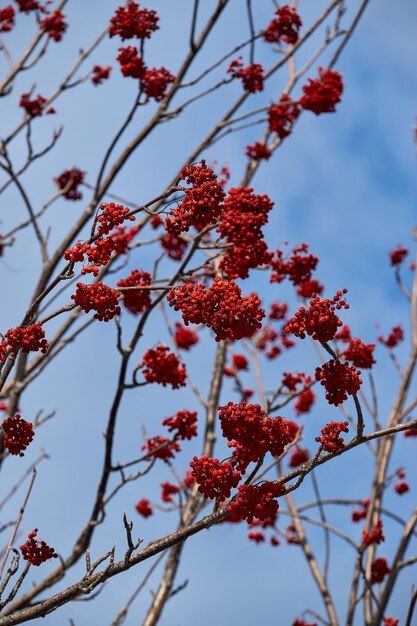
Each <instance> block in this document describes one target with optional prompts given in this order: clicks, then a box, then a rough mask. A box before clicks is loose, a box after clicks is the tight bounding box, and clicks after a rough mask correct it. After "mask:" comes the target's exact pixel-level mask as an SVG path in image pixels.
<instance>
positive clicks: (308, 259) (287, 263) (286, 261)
mask: <svg viewBox="0 0 417 626" xmlns="http://www.w3.org/2000/svg"><path fill="white" fill-rule="evenodd" d="M318 262H319V259H318V257H317V256H315V255H314V254H311V253H310V252H309V247H308V245H307V244H306V243H302V244H300V245H298V246H295V247H294V249H293V251H292V253H291V254H290V255H288V256H287V257H284V253H283V251H282V250H280V249H278V250H277V251H276V258H273V259H272V261H271V268H272V272H271V278H270V280H271V283H281V282H282V281H283V280H284V279H285V278H288V279H289V280H290V281H291V282H292V284H293V285H294V286H296V287H298V288H299V289H297V293H300V288H301V291H302V292H301V293H300V295H304V293H303V286H304V285H305V284H306V283H307V284H309V283H310V281H311V277H312V273H313V271H314V270H315V269H316V267H317V263H318ZM322 290H323V287H322V286H320V288H319V290H318V291H316V292H315V294H314V295H320V293H321V292H322ZM311 295H313V294H311Z"/></svg>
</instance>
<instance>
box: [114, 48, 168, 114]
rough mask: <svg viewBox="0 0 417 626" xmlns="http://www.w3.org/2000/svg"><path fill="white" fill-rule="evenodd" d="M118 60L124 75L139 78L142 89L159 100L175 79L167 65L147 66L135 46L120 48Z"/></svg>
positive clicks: (150, 96) (163, 96) (149, 96)
mask: <svg viewBox="0 0 417 626" xmlns="http://www.w3.org/2000/svg"><path fill="white" fill-rule="evenodd" d="M116 60H117V61H119V63H120V71H121V72H122V74H123V76H126V77H130V78H137V79H139V80H140V88H141V89H142V91H143V92H144V93H145V94H146V95H147V96H148V98H154V99H155V100H156V101H157V102H159V101H160V100H163V98H165V96H166V89H167V87H168V85H170V84H171V83H173V82H174V80H175V76H174V75H173V74H171V72H169V71H168V70H167V69H166V68H165V67H154V68H151V69H149V68H147V67H146V65H145V63H144V61H143V59H142V58H141V57H140V56H139V53H138V49H137V48H136V47H135V46H126V47H125V48H119V54H118V56H117V57H116Z"/></svg>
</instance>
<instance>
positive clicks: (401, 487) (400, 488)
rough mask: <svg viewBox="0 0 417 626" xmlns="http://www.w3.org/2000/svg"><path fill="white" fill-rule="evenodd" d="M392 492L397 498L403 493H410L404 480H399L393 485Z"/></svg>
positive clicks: (408, 486)
mask: <svg viewBox="0 0 417 626" xmlns="http://www.w3.org/2000/svg"><path fill="white" fill-rule="evenodd" d="M394 490H395V492H396V493H398V495H399V496H402V495H403V494H404V493H408V492H409V491H410V485H409V484H408V483H407V482H406V481H405V480H400V481H399V482H397V483H395V485H394Z"/></svg>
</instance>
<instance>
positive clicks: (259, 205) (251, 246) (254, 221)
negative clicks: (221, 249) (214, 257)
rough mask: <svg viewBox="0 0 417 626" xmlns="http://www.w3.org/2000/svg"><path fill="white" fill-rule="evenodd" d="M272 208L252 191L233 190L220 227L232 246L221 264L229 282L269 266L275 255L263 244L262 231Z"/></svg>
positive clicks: (268, 201)
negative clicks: (254, 269)
mask: <svg viewBox="0 0 417 626" xmlns="http://www.w3.org/2000/svg"><path fill="white" fill-rule="evenodd" d="M273 206H274V204H273V202H271V200H270V199H269V198H268V196H267V195H266V194H264V195H258V194H254V193H253V189H252V188H251V187H236V188H232V189H230V191H229V193H228V196H227V198H226V199H225V201H224V210H223V212H222V215H221V219H220V223H219V226H218V227H217V231H218V232H219V233H220V235H221V236H222V237H225V239H226V243H228V244H231V247H230V248H228V250H227V252H226V254H225V255H224V256H223V259H222V262H221V268H222V269H224V271H225V273H226V275H227V277H228V278H247V277H248V273H249V269H250V268H255V267H258V266H259V265H268V264H269V263H270V261H271V256H272V255H271V253H269V252H268V246H267V244H266V243H265V241H264V240H263V232H262V227H263V226H265V224H266V223H267V222H268V213H269V212H270V211H271V210H272V207H273Z"/></svg>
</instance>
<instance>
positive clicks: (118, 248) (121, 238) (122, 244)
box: [111, 225, 140, 254]
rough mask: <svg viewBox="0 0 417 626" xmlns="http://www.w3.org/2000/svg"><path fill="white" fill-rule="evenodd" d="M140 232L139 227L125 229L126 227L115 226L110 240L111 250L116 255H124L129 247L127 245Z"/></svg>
mask: <svg viewBox="0 0 417 626" xmlns="http://www.w3.org/2000/svg"><path fill="white" fill-rule="evenodd" d="M139 230H140V225H138V226H133V227H132V228H126V226H117V227H116V228H115V229H114V231H113V232H112V233H111V240H112V242H113V249H114V251H115V252H116V254H124V253H125V252H126V250H127V249H128V247H129V244H130V243H131V241H133V239H134V238H135V236H136V235H137V233H138V232H139Z"/></svg>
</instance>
